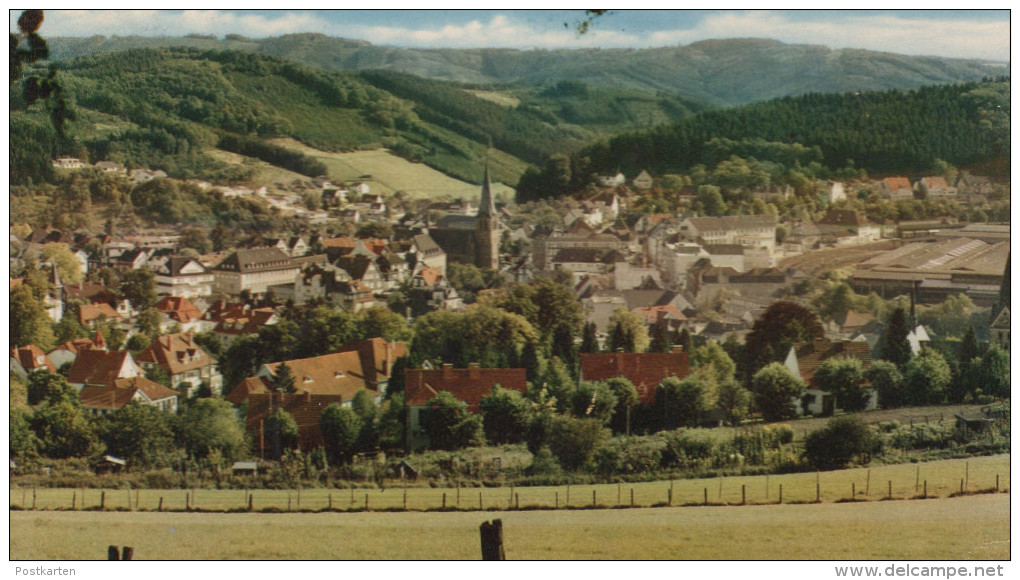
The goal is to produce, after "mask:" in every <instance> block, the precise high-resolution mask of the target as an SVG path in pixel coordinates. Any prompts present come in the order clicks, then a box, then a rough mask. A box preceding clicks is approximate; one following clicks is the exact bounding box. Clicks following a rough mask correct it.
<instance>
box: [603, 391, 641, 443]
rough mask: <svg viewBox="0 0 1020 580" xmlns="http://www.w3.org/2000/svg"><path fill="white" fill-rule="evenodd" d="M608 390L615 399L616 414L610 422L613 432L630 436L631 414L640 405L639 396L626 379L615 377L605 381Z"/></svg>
mask: <svg viewBox="0 0 1020 580" xmlns="http://www.w3.org/2000/svg"><path fill="white" fill-rule="evenodd" d="M606 384H607V385H609V390H610V391H611V392H612V393H613V395H614V396H615V397H616V412H615V413H614V414H613V419H612V421H611V422H610V425H611V426H612V428H613V430H615V431H617V432H620V433H626V434H627V435H630V427H631V414H632V412H633V410H634V407H636V406H637V405H639V404H640V403H641V395H640V394H639V393H638V391H637V387H635V386H634V383H632V382H631V381H630V379H628V378H626V377H616V378H614V379H609V380H608V381H606Z"/></svg>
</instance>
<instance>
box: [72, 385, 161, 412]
mask: <svg viewBox="0 0 1020 580" xmlns="http://www.w3.org/2000/svg"><path fill="white" fill-rule="evenodd" d="M78 397H79V399H80V400H81V406H82V408H84V409H85V410H86V411H88V412H90V413H91V414H93V415H105V414H107V413H111V412H113V411H116V410H118V409H123V408H124V407H126V406H127V405H128V404H130V403H131V402H132V401H135V402H137V403H139V404H142V405H151V406H153V407H156V408H157V409H159V410H161V411H164V412H167V413H176V412H177V397H178V395H177V391H174V390H173V389H168V388H167V387H164V386H163V385H161V384H159V383H156V382H153V381H150V380H149V379H147V378H145V377H131V378H126V379H116V380H114V381H113V382H112V384H109V385H86V386H84V387H82V389H81V391H79V393H78Z"/></svg>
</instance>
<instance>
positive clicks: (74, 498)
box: [71, 490, 78, 510]
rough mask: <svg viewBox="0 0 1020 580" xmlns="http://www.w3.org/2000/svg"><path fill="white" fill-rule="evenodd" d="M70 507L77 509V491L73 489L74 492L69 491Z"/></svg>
mask: <svg viewBox="0 0 1020 580" xmlns="http://www.w3.org/2000/svg"><path fill="white" fill-rule="evenodd" d="M71 509H72V510H76V509H78V491H77V490H75V491H74V492H72V493H71Z"/></svg>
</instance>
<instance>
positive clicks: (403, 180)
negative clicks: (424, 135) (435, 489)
mask: <svg viewBox="0 0 1020 580" xmlns="http://www.w3.org/2000/svg"><path fill="white" fill-rule="evenodd" d="M273 142H274V143H276V144H278V145H282V146H284V147H289V148H291V149H295V150H298V151H301V152H302V153H304V154H306V155H309V156H311V157H314V158H316V159H318V160H319V161H322V162H323V163H324V164H325V165H326V167H327V168H329V175H330V177H331V178H332V179H333V180H334V181H338V182H344V181H364V182H365V183H367V184H368V185H369V186H370V187H371V188H372V192H373V193H381V194H383V195H389V194H392V193H394V192H396V191H398V190H400V191H404V192H405V193H407V195H408V197H409V198H411V199H414V198H422V197H428V198H436V199H440V198H444V197H445V198H450V199H454V198H463V199H472V200H476V199H477V198H478V195H479V192H480V191H481V186H480V185H475V184H473V183H467V182H464V181H460V180H459V179H454V178H452V177H450V176H448V175H445V174H443V173H440V172H439V171H436V170H435V169H432V168H431V167H429V166H428V165H425V164H424V163H411V162H410V161H408V160H406V159H403V158H401V157H397V156H396V155H394V154H392V153H390V152H389V151H388V150H386V149H375V150H372V151H354V152H350V153H332V152H329V151H321V150H319V149H314V148H312V147H309V146H307V145H304V144H302V143H299V142H297V141H294V140H293V139H275V140H274V141H273ZM365 176H370V177H365ZM478 177H479V179H481V177H482V176H481V175H479V176H478ZM492 190H493V191H492V192H493V194H495V195H496V196H497V198H503V199H504V200H507V201H509V200H511V199H513V196H514V189H513V188H512V187H509V186H507V185H504V184H502V183H498V182H497V183H493V184H492Z"/></svg>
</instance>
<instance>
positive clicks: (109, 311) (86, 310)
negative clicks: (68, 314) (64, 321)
mask: <svg viewBox="0 0 1020 580" xmlns="http://www.w3.org/2000/svg"><path fill="white" fill-rule="evenodd" d="M123 318H124V317H123V316H121V315H120V313H118V312H117V311H116V310H114V309H113V307H112V306H110V305H109V304H107V303H105V302H100V303H99V304H82V305H81V306H79V307H78V324H81V325H82V326H87V327H89V328H93V327H95V325H96V323H97V322H100V321H103V320H117V321H119V320H123Z"/></svg>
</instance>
